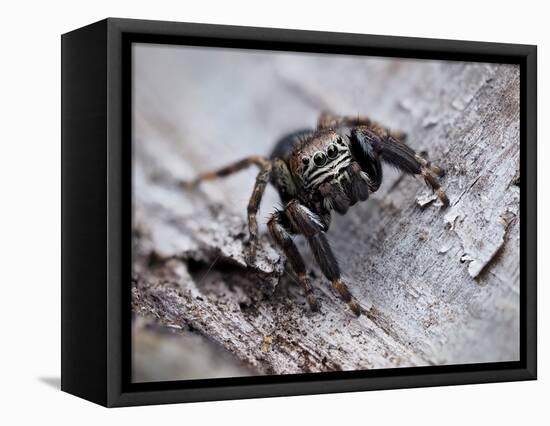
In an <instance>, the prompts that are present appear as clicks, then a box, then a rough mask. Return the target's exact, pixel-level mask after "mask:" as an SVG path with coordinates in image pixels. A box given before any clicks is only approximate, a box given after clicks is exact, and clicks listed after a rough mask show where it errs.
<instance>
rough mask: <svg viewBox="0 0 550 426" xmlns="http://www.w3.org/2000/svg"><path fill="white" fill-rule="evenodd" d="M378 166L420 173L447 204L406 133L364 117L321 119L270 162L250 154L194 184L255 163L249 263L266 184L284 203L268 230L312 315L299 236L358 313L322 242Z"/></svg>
mask: <svg viewBox="0 0 550 426" xmlns="http://www.w3.org/2000/svg"><path fill="white" fill-rule="evenodd" d="M382 161H385V162H387V163H389V164H391V165H393V166H395V167H397V168H398V169H400V170H402V171H403V172H405V173H409V174H413V175H419V176H422V177H423V178H424V180H425V182H426V184H427V185H428V186H429V187H431V188H432V189H433V190H434V191H435V192H436V193H437V195H438V196H439V198H440V199H441V201H442V202H443V205H444V206H446V205H447V204H448V199H447V197H446V195H445V193H444V192H443V190H442V189H441V187H440V185H439V182H438V179H437V176H442V175H443V172H442V170H441V169H440V168H439V167H437V166H434V165H431V164H430V162H428V161H427V160H425V159H424V158H422V157H421V156H420V155H418V154H416V153H415V152H414V151H413V150H412V149H411V148H410V147H409V146H408V145H406V144H405V135H404V134H402V133H400V132H391V131H390V130H388V129H386V128H384V127H382V126H380V125H379V124H377V123H374V122H372V121H371V120H370V119H368V118H367V117H364V116H358V117H355V116H336V115H332V114H329V113H323V114H321V116H320V118H319V122H318V125H317V128H316V129H303V130H298V131H296V132H293V133H290V134H288V135H286V136H284V137H283V138H281V139H280V140H279V141H278V142H277V143H276V145H275V147H274V149H273V152H272V153H271V156H270V157H269V158H265V157H259V156H254V157H249V158H246V159H244V160H241V161H239V162H237V163H234V164H232V165H230V166H227V167H224V168H222V169H220V170H217V171H215V172H211V173H206V174H203V175H200V176H199V177H198V178H197V179H196V180H195V181H194V183H198V182H200V181H202V180H207V179H212V178H216V177H222V176H226V175H227V174H229V173H233V172H236V171H238V170H241V169H242V168H244V167H246V166H248V165H250V164H256V165H257V166H258V167H259V168H260V172H259V174H258V176H257V178H256V184H255V186H254V190H253V192H252V196H251V198H250V202H249V205H248V224H249V230H250V239H249V241H248V257H249V259H250V261H253V259H254V256H255V252H256V244H257V239H258V235H257V233H258V227H257V223H256V213H257V211H258V208H259V204H260V202H261V198H262V194H263V192H264V189H265V186H266V185H267V184H268V183H271V184H272V185H273V186H274V187H275V188H276V189H277V191H278V193H279V196H280V198H281V201H282V203H283V205H284V208H283V209H282V210H277V211H275V213H273V214H272V216H271V218H270V219H269V221H268V229H269V232H270V234H271V236H272V238H273V240H274V241H275V243H276V244H277V245H278V246H279V247H280V248H281V249H282V251H283V252H284V254H285V255H286V258H287V261H288V262H289V263H290V265H291V266H292V269H293V271H294V273H295V274H296V276H297V278H298V280H299V282H300V284H301V285H302V288H303V289H304V292H305V295H306V298H307V300H308V303H309V305H310V307H311V309H312V310H314V311H315V310H318V309H319V306H318V303H317V300H316V298H315V297H314V295H313V289H312V287H311V284H310V282H309V279H308V277H307V272H306V267H305V264H304V261H303V259H302V257H301V255H300V253H299V252H298V249H297V247H296V245H295V244H294V242H293V239H292V237H293V235H296V234H301V235H303V236H304V237H305V238H306V239H307V241H308V244H309V246H310V248H311V250H312V252H313V255H314V258H315V260H316V261H317V263H318V264H319V267H320V269H321V271H322V272H323V274H324V275H325V277H326V278H327V279H329V280H330V281H331V283H332V285H333V288H334V289H335V290H336V292H337V294H338V296H339V297H340V298H342V299H343V300H344V301H345V302H346V303H347V304H348V305H349V307H350V308H351V310H352V311H353V312H354V313H355V314H356V315H360V314H361V311H362V308H361V306H360V305H359V303H358V302H357V301H356V300H355V298H354V297H353V296H352V295H351V293H350V292H349V290H348V288H347V286H346V285H345V284H344V282H343V281H342V278H341V273H340V268H339V266H338V262H337V260H336V258H335V256H334V254H333V253H332V250H331V248H330V246H329V244H328V240H327V239H326V232H327V231H328V230H329V227H330V220H331V215H332V212H333V211H335V212H337V213H339V214H345V213H346V212H347V211H348V209H349V208H350V207H351V206H353V205H354V204H356V203H357V202H361V201H365V200H367V199H368V197H369V195H370V194H372V193H374V192H376V191H377V190H378V189H379V187H380V184H381V183H382Z"/></svg>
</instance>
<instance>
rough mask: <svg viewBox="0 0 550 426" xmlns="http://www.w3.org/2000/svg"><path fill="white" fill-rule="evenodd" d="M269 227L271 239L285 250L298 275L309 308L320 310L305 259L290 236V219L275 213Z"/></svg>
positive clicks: (268, 224)
mask: <svg viewBox="0 0 550 426" xmlns="http://www.w3.org/2000/svg"><path fill="white" fill-rule="evenodd" d="M267 227H268V229H269V232H270V234H271V237H272V238H273V240H274V241H275V243H276V244H277V245H278V246H279V247H280V248H281V249H282V250H283V252H284V254H285V256H286V258H287V260H288V261H289V262H290V264H291V266H292V269H293V270H294V272H295V273H296V275H297V277H298V280H299V282H300V285H301V286H302V288H303V290H304V293H305V296H306V299H307V302H308V303H309V307H310V308H311V310H312V311H318V310H319V304H318V303H317V299H316V298H315V296H314V295H313V288H312V287H311V283H310V282H309V279H308V277H307V273H306V265H305V263H304V259H303V258H302V256H301V255H300V252H299V251H298V248H297V247H296V244H294V241H293V240H292V236H291V235H290V230H289V223H288V219H287V218H286V217H285V216H283V215H282V214H281V213H280V212H275V213H273V214H272V215H271V218H270V219H269V222H268V223H267Z"/></svg>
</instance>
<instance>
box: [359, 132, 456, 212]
mask: <svg viewBox="0 0 550 426" xmlns="http://www.w3.org/2000/svg"><path fill="white" fill-rule="evenodd" d="M351 139H352V144H353V146H354V151H355V152H356V153H358V154H359V156H364V157H365V158H367V157H370V158H372V156H373V155H374V156H376V157H378V156H380V157H381V158H382V160H384V161H386V162H387V163H389V164H391V165H393V166H394V167H397V168H398V169H399V170H402V171H404V172H405V173H409V174H413V175H419V176H422V177H423V178H424V181H425V182H426V185H428V186H429V187H430V188H431V189H432V190H433V191H435V193H436V194H437V196H438V197H439V199H440V200H441V202H442V203H443V206H445V207H446V206H448V205H449V199H448V198H447V195H446V194H445V191H443V189H442V188H441V184H440V183H439V180H438V179H437V176H439V177H441V176H443V175H444V172H443V170H442V169H441V168H440V167H438V166H435V165H432V164H431V163H430V162H429V161H427V160H426V159H424V158H422V157H421V156H420V155H419V154H417V153H416V152H415V151H414V150H413V149H412V148H411V147H409V146H408V145H406V144H405V143H403V142H402V141H399V140H397V139H396V138H395V137H394V136H392V134H391V133H387V132H386V131H385V130H384V129H371V128H369V127H367V126H359V127H357V128H354V129H353V131H352V138H351Z"/></svg>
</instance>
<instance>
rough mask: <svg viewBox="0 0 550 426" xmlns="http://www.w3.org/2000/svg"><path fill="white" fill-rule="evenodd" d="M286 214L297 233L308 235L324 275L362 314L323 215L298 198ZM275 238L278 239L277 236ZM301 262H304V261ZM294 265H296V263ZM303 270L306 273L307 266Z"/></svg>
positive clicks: (341, 296)
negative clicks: (346, 281) (328, 234)
mask: <svg viewBox="0 0 550 426" xmlns="http://www.w3.org/2000/svg"><path fill="white" fill-rule="evenodd" d="M284 214H285V218H286V220H288V225H289V227H290V228H291V229H292V230H293V231H294V232H295V233H300V234H302V235H304V236H305V237H306V239H307V241H308V244H309V246H310V248H311V251H312V252H313V256H314V257H315V260H316V261H317V264H318V265H319V267H320V268H321V271H322V272H323V275H325V277H327V279H328V280H329V281H330V282H331V283H332V286H333V288H334V289H335V290H336V291H337V293H338V296H339V297H340V298H341V299H342V300H344V301H345V302H346V303H347V304H348V306H349V307H350V309H351V310H352V311H353V313H354V314H355V315H357V316H359V315H361V311H362V309H361V306H360V305H359V303H358V302H357V301H356V300H355V298H354V297H353V296H352V295H351V293H350V291H349V290H348V287H347V286H346V284H344V282H343V281H342V277H341V273H340V267H339V265H338V261H337V260H336V257H335V256H334V253H333V252H332V250H331V248H330V246H329V243H328V241H327V238H326V234H325V231H326V230H327V225H326V224H325V223H324V222H323V220H322V219H321V217H320V216H319V215H317V214H315V213H314V212H312V211H311V210H310V209H308V208H307V207H306V206H304V205H302V204H300V203H299V202H298V201H297V200H293V201H291V202H289V203H288V204H287V205H286V207H285V210H284ZM272 235H273V233H272ZM274 239H275V240H276V241H277V238H276V237H275V236H274ZM296 251H297V250H296ZM287 257H289V260H290V258H293V257H295V255H293V254H292V253H290V252H289V253H287ZM300 261H301V260H300ZM291 262H292V260H291ZM301 262H302V263H303V261H301ZM293 267H295V265H294V264H293ZM299 268H301V265H299ZM301 271H302V272H303V273H304V274H305V267H304V269H303V270H301ZM300 273H301V272H299V271H297V274H298V275H300ZM306 294H307V290H306Z"/></svg>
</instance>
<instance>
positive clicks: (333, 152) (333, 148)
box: [327, 143, 338, 158]
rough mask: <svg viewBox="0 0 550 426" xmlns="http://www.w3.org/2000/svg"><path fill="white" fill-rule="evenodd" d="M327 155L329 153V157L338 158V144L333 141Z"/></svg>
mask: <svg viewBox="0 0 550 426" xmlns="http://www.w3.org/2000/svg"><path fill="white" fill-rule="evenodd" d="M327 155H328V158H336V156H337V155H338V148H337V147H336V145H334V144H333V143H331V144H330V145H329V146H328V148H327Z"/></svg>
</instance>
